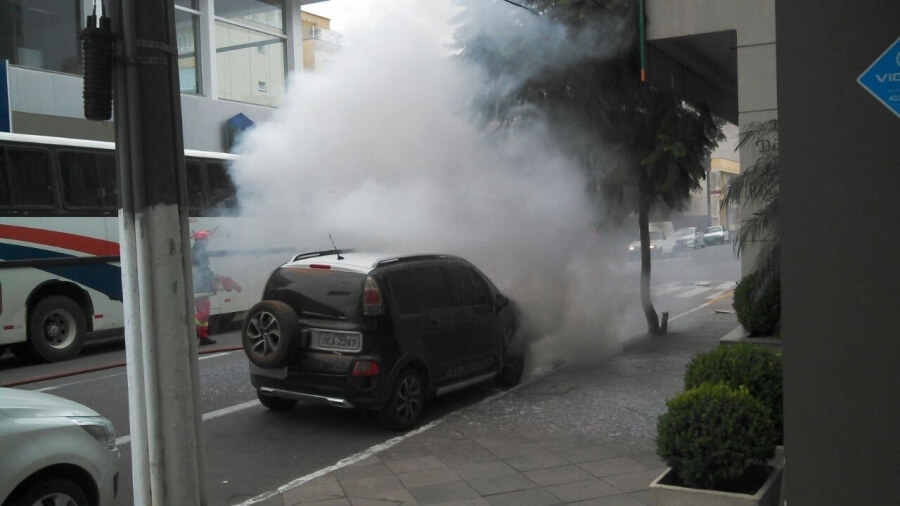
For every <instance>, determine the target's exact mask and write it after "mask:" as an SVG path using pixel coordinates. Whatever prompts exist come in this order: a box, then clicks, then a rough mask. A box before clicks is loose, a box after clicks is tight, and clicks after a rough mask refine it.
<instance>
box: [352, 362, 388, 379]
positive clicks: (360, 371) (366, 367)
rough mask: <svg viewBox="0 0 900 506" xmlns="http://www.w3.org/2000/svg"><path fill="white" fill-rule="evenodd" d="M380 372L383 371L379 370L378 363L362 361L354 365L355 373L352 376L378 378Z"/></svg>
mask: <svg viewBox="0 0 900 506" xmlns="http://www.w3.org/2000/svg"><path fill="white" fill-rule="evenodd" d="M379 372H381V371H380V370H379V368H378V362H372V361H369V360H360V361H358V362H356V363H355V364H353V372H351V373H350V374H351V375H352V376H378V373H379Z"/></svg>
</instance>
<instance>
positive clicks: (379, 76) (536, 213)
mask: <svg viewBox="0 0 900 506" xmlns="http://www.w3.org/2000/svg"><path fill="white" fill-rule="evenodd" d="M439 4H441V5H442V2H438V1H437V0H429V1H428V2H416V3H415V7H411V8H410V9H411V10H408V11H397V12H394V13H393V15H392V16H390V17H389V18H386V19H385V20H384V22H383V23H381V24H380V25H379V26H378V27H376V29H374V30H373V31H372V32H371V33H369V34H368V36H367V38H366V39H365V40H364V41H362V42H361V43H359V44H358V45H357V46H355V47H353V48H349V49H346V50H345V51H344V52H343V54H342V55H341V57H340V58H339V59H338V63H337V64H335V66H334V67H333V68H331V69H329V71H327V72H324V73H321V74H319V73H317V74H309V73H305V74H301V75H298V76H296V77H295V78H294V79H293V80H292V82H291V86H290V90H289V94H288V96H287V97H286V100H285V103H284V104H283V106H282V108H281V109H279V111H278V112H277V115H276V117H275V118H274V120H273V121H271V122H269V123H267V124H262V125H259V126H258V127H257V128H256V129H255V130H253V131H252V132H249V133H248V134H247V135H246V136H245V137H244V139H243V144H242V153H243V155H244V156H243V158H242V159H241V160H240V161H239V162H238V163H237V164H236V165H235V167H234V170H233V175H234V177H235V180H236V183H237V185H238V187H239V189H240V190H239V191H240V194H239V197H240V200H241V202H242V209H243V211H244V212H245V213H246V214H247V215H248V216H253V217H265V219H264V220H263V221H264V224H262V225H258V226H254V227H253V228H252V230H245V231H243V234H245V236H244V237H243V240H244V241H246V242H247V243H251V244H259V245H267V246H281V245H290V246H292V247H294V248H295V249H296V250H297V251H298V252H299V251H308V250H316V249H330V248H331V242H330V240H329V235H331V236H332V237H333V238H334V241H335V243H336V244H337V246H338V247H340V248H354V249H376V250H381V251H394V252H420V253H429V252H443V253H451V254H458V255H460V256H463V257H465V258H467V259H469V260H470V261H472V262H473V263H475V264H476V265H478V266H479V267H480V268H481V269H482V270H483V271H484V272H485V273H486V274H487V275H488V276H489V277H491V278H492V279H493V280H494V281H495V282H496V283H497V284H498V286H499V287H500V288H501V290H503V291H504V292H505V293H507V294H508V295H509V296H510V297H512V298H513V299H515V300H516V301H517V302H518V303H519V305H520V306H521V307H522V308H523V310H524V312H525V313H526V314H527V315H528V328H529V330H530V331H531V335H532V336H534V339H533V343H532V360H531V363H532V364H533V365H534V364H547V363H550V362H558V361H571V360H575V359H581V360H596V359H598V358H601V357H603V356H606V355H608V354H609V353H610V352H613V351H615V350H617V349H618V347H619V343H620V341H621V339H620V329H621V325H622V324H623V321H624V314H625V313H627V308H628V307H630V306H634V304H631V303H629V304H626V303H625V301H634V300H636V298H635V297H634V290H635V289H636V286H634V288H632V286H633V285H636V283H635V282H632V280H631V278H630V277H629V278H627V279H626V276H625V275H624V274H623V273H622V271H623V268H622V266H621V260H616V261H607V260H606V258H605V257H607V256H608V255H607V254H606V253H607V250H608V249H613V250H615V249H622V247H621V246H622V243H621V242H619V241H617V242H615V243H614V244H613V243H606V242H605V241H604V239H603V238H602V237H599V236H598V235H597V234H596V233H595V232H593V226H592V224H593V223H595V222H596V220H597V208H598V207H597V206H596V204H595V203H592V202H591V201H590V199H589V195H588V194H587V193H586V191H585V189H586V181H585V179H584V176H583V173H582V171H581V170H580V169H579V167H578V166H577V164H576V163H574V162H573V161H572V160H569V159H567V158H566V157H565V156H563V155H562V154H561V153H560V152H559V151H558V150H557V149H556V148H555V147H554V145H553V144H552V143H551V142H550V141H549V138H550V137H549V136H548V135H546V132H545V131H544V129H545V127H544V126H542V125H541V124H539V123H536V122H531V123H529V124H528V126H522V127H520V128H516V129H514V130H506V129H490V128H489V129H487V130H483V129H480V128H478V127H476V126H475V122H473V121H472V118H473V114H472V113H471V111H470V105H471V103H472V100H473V97H474V96H475V95H476V94H478V93H479V92H480V89H479V86H482V85H483V83H484V82H485V80H484V78H483V76H481V75H480V74H479V73H478V70H477V69H474V68H466V67H463V66H462V63H461V62H460V61H459V60H458V59H456V58H453V57H451V55H450V53H449V52H448V51H447V48H446V45H445V43H446V42H447V41H448V34H449V33H450V31H451V29H450V28H449V27H448V26H447V24H446V23H447V16H448V13H450V12H451V9H449V8H448V7H446V6H444V7H443V8H435V6H436V5H439ZM434 11H436V12H438V13H439V16H438V18H437V19H433V18H432V17H430V13H431V12H434Z"/></svg>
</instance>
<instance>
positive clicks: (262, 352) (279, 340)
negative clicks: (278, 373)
mask: <svg viewBox="0 0 900 506" xmlns="http://www.w3.org/2000/svg"><path fill="white" fill-rule="evenodd" d="M299 330H300V324H299V322H298V321H297V314H296V313H295V312H294V310H293V309H291V307H290V306H288V305H287V304H285V303H284V302H280V301H276V300H264V301H262V302H258V303H256V304H255V305H254V306H253V307H251V308H250V310H249V311H247V314H246V316H245V317H244V325H243V326H242V328H241V343H242V344H243V346H244V353H246V354H247V358H249V359H250V361H251V362H253V363H254V364H256V365H258V366H260V367H265V368H274V367H283V366H285V365H287V364H288V363H289V362H290V361H291V360H292V359H293V358H294V356H295V355H296V354H297V350H298V349H299V347H300V339H301V336H300V332H299Z"/></svg>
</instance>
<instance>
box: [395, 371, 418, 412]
mask: <svg viewBox="0 0 900 506" xmlns="http://www.w3.org/2000/svg"><path fill="white" fill-rule="evenodd" d="M421 397H422V387H421V385H419V381H418V380H417V379H416V378H415V377H414V376H406V377H405V378H403V381H401V382H400V385H398V386H397V418H399V419H400V420H402V421H403V422H406V423H409V422H411V421H413V420H415V419H416V417H417V416H419V412H420V411H421V409H422V398H421Z"/></svg>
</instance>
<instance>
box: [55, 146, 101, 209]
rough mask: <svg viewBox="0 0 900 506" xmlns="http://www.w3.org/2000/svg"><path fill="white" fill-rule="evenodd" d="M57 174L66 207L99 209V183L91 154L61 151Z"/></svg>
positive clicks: (95, 165) (95, 164)
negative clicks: (60, 177) (60, 178)
mask: <svg viewBox="0 0 900 506" xmlns="http://www.w3.org/2000/svg"><path fill="white" fill-rule="evenodd" d="M59 172H60V174H61V175H62V193H63V204H65V205H66V207H91V208H98V207H100V181H99V175H98V174H97V163H96V160H95V158H94V154H93V153H85V152H74V151H61V152H60V153H59Z"/></svg>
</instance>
